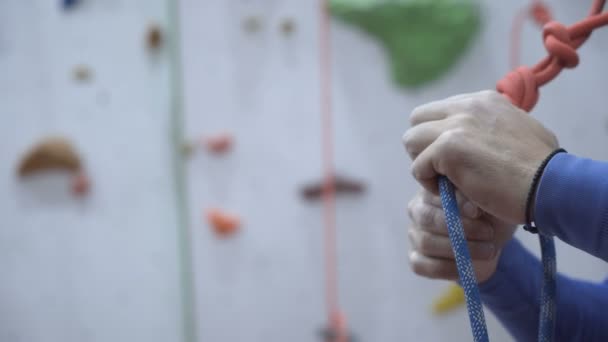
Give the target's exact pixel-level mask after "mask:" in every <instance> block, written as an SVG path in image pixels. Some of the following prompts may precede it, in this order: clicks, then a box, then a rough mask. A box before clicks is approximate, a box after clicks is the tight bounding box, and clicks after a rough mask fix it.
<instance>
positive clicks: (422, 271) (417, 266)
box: [410, 253, 429, 276]
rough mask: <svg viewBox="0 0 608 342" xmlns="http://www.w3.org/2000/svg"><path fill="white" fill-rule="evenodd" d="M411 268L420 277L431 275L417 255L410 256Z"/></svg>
mask: <svg viewBox="0 0 608 342" xmlns="http://www.w3.org/2000/svg"><path fill="white" fill-rule="evenodd" d="M410 268H411V269H412V271H413V272H414V273H415V274H417V275H419V276H428V275H429V272H428V270H427V269H426V268H425V267H424V264H423V263H422V262H421V261H420V258H419V257H418V256H417V255H416V253H411V254H410Z"/></svg>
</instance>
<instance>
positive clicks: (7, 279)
mask: <svg viewBox="0 0 608 342" xmlns="http://www.w3.org/2000/svg"><path fill="white" fill-rule="evenodd" d="M527 3H528V2H527V1H523V0H520V1H489V0H488V1H482V2H481V8H482V11H483V12H482V13H483V17H482V18H483V22H482V31H481V33H480V35H479V37H477V39H476V40H475V41H474V43H473V45H472V47H471V49H470V50H469V51H468V52H466V54H465V55H464V56H463V58H462V59H461V60H460V61H459V62H458V63H457V64H456V66H455V67H454V68H453V69H451V71H450V72H448V73H447V74H446V75H444V76H443V77H442V78H440V79H439V80H437V81H436V82H433V83H431V84H429V85H427V86H424V87H422V88H419V89H415V90H404V89H399V88H398V87H396V86H395V85H394V84H393V83H392V81H391V79H392V77H391V75H390V74H389V71H390V68H389V67H388V66H387V65H388V64H387V61H386V54H385V51H384V50H383V48H382V46H381V45H379V44H378V43H377V42H376V41H374V40H372V39H371V38H370V37H368V36H367V35H365V34H363V33H362V32H360V31H358V30H356V29H354V28H353V27H351V26H346V25H344V24H342V23H340V22H333V23H332V25H331V40H332V45H333V58H332V69H333V72H332V76H333V86H332V90H333V94H334V105H335V106H334V113H333V114H334V127H335V167H336V170H337V172H338V173H340V174H341V175H344V176H347V177H350V178H353V179H356V180H360V181H362V182H363V183H364V184H365V192H364V193H362V194H353V195H350V196H344V197H339V198H338V200H337V203H336V213H337V216H336V218H337V227H338V236H337V237H338V249H337V253H338V271H339V272H338V283H339V294H340V297H339V300H340V303H341V306H342V308H343V310H344V312H345V315H346V318H347V320H348V325H349V327H350V329H351V331H352V333H353V334H354V335H355V336H356V337H357V338H358V340H359V341H378V342H392V341H411V340H421V341H446V340H457V341H466V340H470V332H469V330H468V322H467V318H466V313H465V312H464V310H459V311H458V310H457V311H456V312H454V313H453V314H449V315H446V316H442V317H434V316H433V315H432V314H431V312H430V311H431V310H430V305H431V302H432V301H433V299H434V298H435V297H436V296H437V295H438V294H439V293H441V291H442V290H443V289H445V288H446V286H447V285H448V283H445V282H440V281H430V280H425V279H421V278H418V277H416V276H414V275H413V273H412V272H411V271H410V270H409V268H408V265H407V255H408V248H409V247H408V242H407V237H406V228H407V225H408V224H409V221H408V219H407V214H406V210H405V208H406V204H407V201H408V200H409V198H410V197H411V196H412V195H413V194H414V193H415V192H416V190H417V186H416V184H415V183H414V182H413V180H412V179H411V177H410V175H409V161H408V159H407V157H406V155H405V153H404V152H403V148H402V146H401V143H400V137H401V134H402V133H403V131H404V130H405V129H406V128H407V123H408V120H407V117H408V114H409V112H410V111H411V109H412V108H413V107H414V106H416V105H418V104H422V103H425V102H427V101H430V100H435V99H438V98H443V97H446V96H449V95H453V94H454V93H461V92H468V91H476V90H480V89H486V88H492V87H493V86H494V83H495V81H496V80H497V79H499V78H500V77H502V76H503V74H504V73H505V72H506V71H507V70H508V44H507V41H508V36H509V30H510V27H511V21H512V18H513V16H514V15H515V14H516V12H517V11H518V9H520V8H521V7H522V6H523V5H525V4H527ZM549 3H550V5H551V7H552V8H553V10H554V16H555V17H556V18H559V19H560V20H562V21H563V22H565V23H570V22H574V21H575V20H577V19H579V18H581V17H582V16H584V15H585V13H586V11H587V7H588V4H587V2H585V1H584V2H572V1H568V0H553V1H549ZM170 4H173V2H168V1H161V0H154V1H149V0H148V1H144V0H129V1H127V0H111V1H110V0H104V1H102V0H88V1H84V3H83V4H82V6H80V7H79V8H78V10H77V11H71V12H63V11H61V10H60V9H59V8H58V4H57V3H55V2H54V1H42V0H22V1H0V75H2V76H0V114H1V116H0V117H2V118H4V121H3V123H2V124H0V156H1V157H2V161H3V163H2V165H1V166H0V190H1V191H0V269H2V270H3V273H2V274H3V275H2V281H0V341H9V342H13V341H28V342H29V341H33V342H37V341H44V342H47V341H51V342H53V341H62V342H64V341H70V342H71V341H79V342H80V341H103V342H105V341H119V342H120V341H125V342H126V341H159V342H165V341H176V342H177V341H183V340H184V337H185V336H189V335H188V333H187V331H188V330H187V329H188V327H189V324H188V322H187V318H188V317H189V316H188V312H189V311H188V310H187V307H188V305H190V304H191V305H192V306H193V308H194V310H193V313H194V316H193V317H194V322H195V323H196V331H197V334H198V339H197V341H204V342H207V341H209V342H240V341H294V342H299V341H302V342H305V341H320V339H319V337H318V333H319V330H320V329H321V328H323V327H324V325H325V324H326V307H325V298H324V296H325V293H324V282H325V277H324V260H323V228H322V205H321V203H320V202H319V201H308V200H306V199H304V198H303V197H302V196H301V193H300V190H301V188H302V186H304V185H306V184H311V183H314V182H315V181H318V180H319V179H320V178H321V175H322V164H321V162H322V159H321V125H322V123H321V116H320V91H319V83H320V82H319V77H320V71H319V69H320V68H319V51H318V46H319V41H318V38H319V26H320V25H319V24H320V23H319V11H318V8H317V3H316V1H312V0H310V1H301V0H247V1H245V0H207V1H197V0H180V1H179V8H178V14H179V22H178V23H177V26H176V27H175V28H177V29H179V31H180V36H179V37H180V39H179V44H180V45H181V49H180V50H179V52H180V54H181V69H182V70H183V73H180V75H181V76H183V77H182V81H183V82H180V83H179V84H182V85H183V89H182V90H183V91H180V89H179V88H178V87H176V83H172V81H171V80H172V79H174V80H175V79H177V80H178V81H179V77H177V78H174V76H176V74H172V72H171V70H179V69H175V68H172V67H171V65H170V58H169V53H168V51H165V52H162V53H160V54H155V55H150V54H149V53H148V52H147V51H146V48H145V41H144V34H145V29H146V27H147V25H148V24H149V23H150V21H155V22H158V23H159V24H160V25H161V26H163V27H168V26H170V25H171V23H170V22H169V18H170V15H169V12H168V11H167V8H170V6H169V5H170ZM252 18H253V19H252ZM286 22H288V23H291V24H290V25H291V27H292V30H291V31H289V30H287V31H289V32H285V31H286V30H285V29H284V27H285V23H286ZM523 32H524V37H523V39H522V61H523V62H524V63H533V62H536V61H537V59H538V58H539V57H540V56H542V55H543V54H544V52H543V48H542V45H541V44H540V33H539V31H538V29H537V28H535V27H534V26H532V25H531V24H529V25H527V26H525V27H524V31H523ZM174 43H175V42H174ZM607 44H608V30H604V31H598V32H597V33H595V34H594V36H593V37H592V39H591V40H590V41H589V42H588V43H587V44H586V45H585V46H584V47H583V48H582V49H581V51H580V54H581V65H580V66H579V67H578V68H577V69H576V71H574V72H571V71H566V72H564V74H563V75H562V76H561V77H560V78H559V80H557V81H556V82H554V83H552V84H551V85H549V86H547V87H545V88H543V89H542V98H541V101H540V103H539V105H538V107H537V108H536V110H535V112H534V115H535V117H536V118H538V119H539V120H540V121H542V122H543V123H545V124H546V125H547V126H548V127H550V128H551V129H553V130H554V131H555V132H556V133H557V134H558V136H559V137H560V141H561V142H562V145H563V146H564V147H566V148H567V149H568V150H569V151H571V152H573V153H577V154H581V155H585V156H589V157H593V158H598V159H608V152H607V151H606V149H605V148H604V146H606V143H608V113H606V112H603V111H601V110H600V108H601V107H602V105H603V100H604V99H603V96H602V95H603V93H602V91H603V89H606V88H607V86H608V80H607V79H606V77H605V75H606V73H608V66H607V65H606V64H605V61H606V60H607V57H608V50H606V49H605V46H607ZM82 64H85V65H87V66H89V67H90V68H91V70H92V71H93V74H92V80H91V81H90V82H85V83H84V84H82V83H79V82H74V80H73V79H72V77H73V75H72V72H73V67H74V66H75V65H82ZM583 84H584V85H585V87H583V86H582V85H583ZM587 85H590V86H589V87H587ZM583 88H584V89H583ZM171 94H177V95H183V105H184V106H183V112H180V110H179V107H172V105H171V96H172V95H171ZM178 98H179V97H178ZM582 99H584V101H581V100H582ZM175 109H177V110H175ZM180 113H181V114H182V115H183V119H184V120H183V129H184V136H183V137H182V138H183V139H184V141H186V140H187V141H197V140H200V139H201V137H205V136H213V135H216V134H218V133H221V132H229V133H231V134H232V135H233V136H234V139H235V140H234V145H233V146H232V149H231V150H230V151H229V152H228V153H226V154H223V155H214V154H211V153H208V152H206V151H205V150H204V149H199V150H197V151H196V152H195V153H193V154H192V155H191V156H190V158H188V159H187V160H186V161H185V162H184V166H185V176H186V177H185V179H183V181H184V184H185V185H186V193H185V194H184V195H185V199H186V201H185V202H184V203H185V205H186V207H184V206H181V207H178V205H179V203H181V202H180V201H178V197H177V196H176V191H175V190H176V189H175V182H174V180H175V176H176V173H175V172H174V170H175V165H174V164H173V162H174V160H175V159H174V158H173V157H174V153H176V150H175V149H173V146H172V141H171V136H172V127H171V122H172V117H173V116H175V115H180ZM173 133H175V132H173ZM48 134H61V135H65V136H68V137H70V138H71V139H72V140H73V141H74V142H75V143H76V145H77V147H78V149H79V151H80V152H81V155H82V157H83V160H84V162H85V164H86V166H87V169H88V170H89V172H90V177H91V180H92V184H93V186H92V189H91V193H90V194H89V195H88V196H87V197H86V198H84V199H75V198H73V197H71V196H70V195H69V193H66V192H65V183H66V180H65V179H63V178H61V176H57V177H55V176H52V177H51V178H50V179H49V178H46V177H40V178H35V179H32V180H28V181H26V182H22V181H20V180H19V179H18V178H17V177H16V175H15V165H16V163H17V160H18V159H19V156H20V154H21V153H22V152H23V151H24V150H25V149H27V148H28V147H29V146H30V145H31V144H32V143H33V142H34V141H36V140H37V139H38V138H40V137H41V136H44V135H48ZM177 160H179V158H178V159H177ZM178 169H179V168H178ZM177 175H178V176H179V174H177ZM178 196H179V192H178ZM209 208H222V209H224V210H227V211H229V212H232V213H237V214H238V215H240V217H241V221H242V224H241V227H240V230H239V231H238V232H237V233H236V234H234V235H232V236H228V237H221V236H218V235H217V234H216V233H214V232H213V230H212V229H211V227H210V226H209V224H208V223H207V222H206V220H205V216H204V215H205V210H207V209H209ZM184 212H185V213H188V217H187V228H188V230H187V236H188V237H189V241H190V242H191V245H192V250H191V252H192V263H193V268H192V269H193V273H192V278H193V279H192V280H193V281H194V284H193V289H194V291H193V292H192V293H191V292H189V291H185V292H184V289H187V288H188V286H184V283H183V282H182V280H184V279H185V280H188V277H185V278H182V277H180V274H179V270H180V265H181V264H180V255H187V254H188V253H184V249H183V248H185V247H184V246H186V247H187V245H180V244H179V241H178V232H179V229H180V225H179V222H180V221H179V213H184ZM518 236H519V237H520V238H522V239H523V240H524V241H525V244H526V245H527V246H528V247H530V248H531V249H532V250H534V251H535V252H536V251H538V246H537V240H536V238H535V237H534V236H530V235H527V234H525V233H521V232H520V233H518ZM178 246H181V247H178ZM557 252H558V268H559V270H560V271H563V272H567V273H568V274H570V275H573V276H579V277H583V278H586V279H594V280H599V279H601V278H603V277H604V276H605V274H606V272H605V271H606V267H605V265H604V263H603V262H600V261H598V260H597V259H594V258H591V257H589V256H586V255H584V254H582V253H580V252H577V251H575V250H573V249H572V248H569V247H566V246H564V245H563V244H558V251H557ZM182 262H183V260H182ZM182 298H186V303H187V304H188V305H186V307H184V305H183V303H182V300H181V299H182ZM185 309H186V310H185ZM184 313H185V314H184ZM488 320H489V322H488V323H489V332H490V337H491V340H492V341H508V340H510V339H509V337H508V335H507V333H506V332H505V331H504V330H503V329H502V328H501V327H500V326H499V324H498V323H497V322H496V321H495V320H494V318H493V317H492V316H491V315H489V317H488ZM185 329H186V330H185Z"/></svg>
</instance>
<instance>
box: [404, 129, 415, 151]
mask: <svg viewBox="0 0 608 342" xmlns="http://www.w3.org/2000/svg"><path fill="white" fill-rule="evenodd" d="M401 140H402V142H403V146H404V147H405V150H406V151H407V152H408V153H413V152H414V150H415V139H414V134H413V131H412V130H411V129H408V130H407V131H405V133H403V136H402V137H401Z"/></svg>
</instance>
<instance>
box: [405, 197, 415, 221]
mask: <svg viewBox="0 0 608 342" xmlns="http://www.w3.org/2000/svg"><path fill="white" fill-rule="evenodd" d="M416 202H417V201H416V199H415V198H413V199H411V200H410V201H409V202H408V203H407V215H408V216H409V217H410V219H412V220H414V209H415V207H416Z"/></svg>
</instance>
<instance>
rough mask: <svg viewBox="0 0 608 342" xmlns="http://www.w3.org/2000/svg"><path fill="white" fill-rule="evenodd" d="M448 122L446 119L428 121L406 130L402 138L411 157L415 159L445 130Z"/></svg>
mask: <svg viewBox="0 0 608 342" xmlns="http://www.w3.org/2000/svg"><path fill="white" fill-rule="evenodd" d="M447 123H448V122H447V121H446V120H441V121H426V122H422V123H420V124H419V125H417V126H415V127H412V128H410V129H408V130H407V131H405V133H404V134H403V137H402V138H401V139H402V141H403V146H404V147H405V151H406V152H407V154H408V155H409V156H410V158H411V159H412V160H415V159H416V157H417V156H418V155H419V154H420V153H421V152H422V151H424V149H425V148H427V146H429V145H430V144H432V143H433V141H435V140H437V138H438V137H439V136H440V135H441V133H443V132H444V131H445V129H446V124H447Z"/></svg>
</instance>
